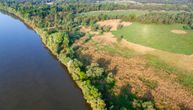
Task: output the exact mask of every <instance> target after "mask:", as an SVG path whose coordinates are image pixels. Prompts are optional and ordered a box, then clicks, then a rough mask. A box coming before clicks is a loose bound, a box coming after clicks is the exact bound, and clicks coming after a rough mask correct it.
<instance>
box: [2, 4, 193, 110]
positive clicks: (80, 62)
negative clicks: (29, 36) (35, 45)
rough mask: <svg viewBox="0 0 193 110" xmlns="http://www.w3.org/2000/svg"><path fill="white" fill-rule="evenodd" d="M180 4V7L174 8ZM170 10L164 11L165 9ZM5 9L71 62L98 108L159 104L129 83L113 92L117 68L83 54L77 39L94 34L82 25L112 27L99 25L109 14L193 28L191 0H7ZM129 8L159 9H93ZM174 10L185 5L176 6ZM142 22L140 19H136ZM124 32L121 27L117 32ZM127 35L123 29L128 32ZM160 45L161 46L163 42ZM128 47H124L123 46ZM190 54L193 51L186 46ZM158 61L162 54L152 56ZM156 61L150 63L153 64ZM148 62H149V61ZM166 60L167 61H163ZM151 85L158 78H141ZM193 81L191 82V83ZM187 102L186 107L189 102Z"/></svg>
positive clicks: (71, 69) (104, 29)
mask: <svg viewBox="0 0 193 110" xmlns="http://www.w3.org/2000/svg"><path fill="white" fill-rule="evenodd" d="M174 7H175V9H174ZM166 8H167V10H170V11H171V12H161V10H163V9H166ZM0 9H1V10H3V11H6V12H8V13H11V14H14V15H15V16H17V17H19V18H20V19H21V20H23V21H24V22H25V23H26V24H27V25H29V26H30V27H32V28H33V29H34V30H35V31H36V32H37V33H38V34H39V35H40V37H41V38H42V41H43V43H44V44H45V45H46V46H47V47H48V48H49V49H50V50H51V52H52V53H53V54H54V55H56V56H57V58H58V59H59V60H60V61H61V62H62V63H63V64H64V65H66V67H67V68H68V71H69V74H71V76H72V78H73V80H74V81H75V82H76V83H77V85H78V86H79V87H80V88H81V90H82V93H83V95H84V98H85V99H86V100H87V102H88V103H89V104H90V105H91V108H92V109H93V110H107V109H108V110H117V109H120V110H127V109H139V110H140V109H148V110H154V109H158V108H157V107H156V105H155V104H154V100H153V99H152V98H149V97H148V98H139V97H137V96H136V95H135V94H133V93H131V92H128V91H131V90H130V86H129V85H127V86H126V87H123V88H121V92H122V94H121V95H120V96H118V97H116V95H115V94H114V93H113V90H112V89H113V87H114V86H115V84H116V79H115V74H113V73H112V72H111V71H108V70H107V69H106V68H105V67H104V66H102V65H101V64H100V63H99V62H94V63H93V62H92V61H90V59H89V56H82V55H81V54H80V51H81V47H80V46H79V45H75V44H76V42H78V41H79V40H81V39H82V38H83V37H84V36H87V37H88V39H86V40H85V41H84V42H88V41H89V40H91V38H92V37H93V35H92V34H89V33H85V32H81V31H80V28H81V27H82V26H90V27H91V29H92V30H93V31H98V32H99V33H100V34H102V33H105V32H109V31H110V30H111V27H109V26H103V27H102V26H99V25H97V22H98V21H101V20H108V19H121V20H122V21H134V22H140V23H157V24H175V23H180V24H183V28H184V29H186V30H192V29H193V14H192V13H191V12H190V11H191V10H192V7H191V5H190V6H189V5H187V7H181V6H180V5H179V6H178V5H175V6H174V5H163V6H162V7H160V6H157V5H152V6H150V5H144V6H138V5H136V6H135V5H129V4H128V5H121V4H87V3H71V2H68V3H55V4H52V5H46V4H41V3H36V2H35V3H34V2H23V3H20V2H15V1H9V2H7V1H2V2H1V3H0ZM125 9H143V10H150V9H154V10H156V11H155V12H151V11H138V13H137V14H135V12H134V13H130V14H128V15H127V14H126V15H125V14H120V13H119V14H109V13H108V14H103V13H99V14H94V13H93V12H90V11H100V10H101V11H109V10H110V11H111V10H125ZM175 10H182V11H180V12H176V11H175ZM136 25H137V24H136ZM118 29H120V30H118V31H124V28H123V26H122V25H119V26H118ZM114 33H115V34H118V36H120V40H121V39H122V38H123V36H122V35H120V33H121V32H120V33H119V32H114ZM125 36H126V35H124V37H125ZM160 48H161V47H160ZM103 50H105V51H109V52H110V53H118V54H120V55H123V56H127V57H128V56H133V55H135V53H134V52H132V51H130V50H127V51H126V52H125V53H123V52H122V51H120V50H121V48H118V47H117V48H116V49H114V48H112V47H108V46H106V47H103ZM124 51H125V50H124ZM184 53H187V54H190V53H191V51H190V52H189V51H187V52H184ZM152 61H153V62H159V60H157V59H156V60H155V59H154V60H152ZM156 64H157V63H153V64H152V65H151V63H150V64H149V65H150V66H153V65H156ZM149 65H148V66H149ZM163 65H165V64H163ZM139 79H140V80H141V81H142V82H144V83H145V84H146V85H147V86H148V87H150V88H151V89H155V88H156V87H157V86H158V84H157V83H156V81H151V80H147V79H144V78H142V77H140V78H139ZM190 83H191V84H192V82H191V81H190V82H188V85H189V84H190ZM184 108H185V107H184Z"/></svg>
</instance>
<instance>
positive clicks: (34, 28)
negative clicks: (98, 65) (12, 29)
mask: <svg viewBox="0 0 193 110" xmlns="http://www.w3.org/2000/svg"><path fill="white" fill-rule="evenodd" d="M0 10H1V11H3V12H5V13H8V14H10V15H12V16H15V17H16V19H19V20H20V21H22V22H23V23H24V24H25V25H26V26H27V27H28V28H30V29H32V30H33V31H34V32H36V33H37V34H38V36H39V37H40V38H41V42H42V43H43V45H44V47H45V48H47V49H48V50H49V51H50V52H51V54H52V55H53V56H54V57H55V58H56V59H57V60H58V61H59V62H60V63H61V64H62V65H63V66H64V68H66V72H68V74H70V77H71V78H72V79H73V81H74V82H75V83H76V85H77V87H78V88H80V90H81V93H82V94H83V96H84V99H85V100H86V102H87V104H88V105H89V109H93V110H95V109H94V108H93V107H92V105H91V102H90V101H89V100H88V99H87V98H86V97H85V94H84V86H83V83H84V82H81V81H78V80H76V79H74V78H73V77H72V76H73V71H72V70H70V69H69V67H70V65H69V62H64V61H63V59H62V58H61V57H60V56H59V54H56V53H55V52H54V51H53V50H52V49H51V47H49V46H48V45H46V42H45V41H44V40H43V38H44V37H45V36H44V35H43V34H42V33H44V31H43V30H42V29H40V28H38V27H36V26H35V25H33V24H32V22H31V21H29V20H27V19H25V18H23V17H22V16H21V15H20V14H19V13H18V12H12V11H10V10H13V9H11V8H10V9H7V10H5V9H3V8H1V7H0ZM97 110H99V109H97Z"/></svg>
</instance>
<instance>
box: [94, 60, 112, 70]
mask: <svg viewBox="0 0 193 110" xmlns="http://www.w3.org/2000/svg"><path fill="white" fill-rule="evenodd" d="M96 62H97V63H98V64H99V65H100V66H101V67H103V68H108V65H110V64H111V60H106V59H105V58H99V59H98V60H97V61H96Z"/></svg>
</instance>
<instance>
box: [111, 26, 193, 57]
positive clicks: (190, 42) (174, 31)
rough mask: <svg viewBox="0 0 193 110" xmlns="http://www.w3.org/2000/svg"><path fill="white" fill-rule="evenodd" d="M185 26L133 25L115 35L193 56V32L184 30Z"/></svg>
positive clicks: (148, 45)
mask: <svg viewBox="0 0 193 110" xmlns="http://www.w3.org/2000/svg"><path fill="white" fill-rule="evenodd" d="M183 26H184V25H183V24H171V25H164V24H140V23H133V24H132V25H130V26H128V27H123V28H122V29H119V30H117V31H114V32H113V34H114V35H115V36H117V37H120V36H122V37H123V38H124V39H126V40H127V41H129V42H133V43H136V44H140V45H143V46H147V47H151V48H155V49H159V50H164V51H168V52H173V53H179V54H186V55H191V54H193V31H192V30H184V29H183Z"/></svg>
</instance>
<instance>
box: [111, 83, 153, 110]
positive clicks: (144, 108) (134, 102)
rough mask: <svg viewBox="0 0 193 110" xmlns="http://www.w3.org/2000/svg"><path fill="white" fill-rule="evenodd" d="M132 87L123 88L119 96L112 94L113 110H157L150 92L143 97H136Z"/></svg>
mask: <svg viewBox="0 0 193 110" xmlns="http://www.w3.org/2000/svg"><path fill="white" fill-rule="evenodd" d="M131 89H132V88H131V86H130V85H129V84H127V85H126V86H123V87H121V89H120V93H119V94H118V95H116V94H112V96H111V97H110V100H111V102H110V103H109V106H110V109H111V110H120V109H121V110H128V109H129V110H155V108H156V107H155V106H154V98H153V96H152V94H151V91H150V90H148V91H147V92H146V93H145V94H144V95H143V96H142V97H138V96H136V95H135V94H134V93H132V91H131Z"/></svg>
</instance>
